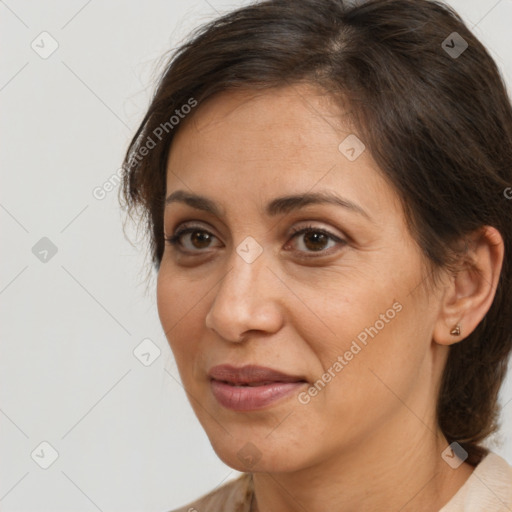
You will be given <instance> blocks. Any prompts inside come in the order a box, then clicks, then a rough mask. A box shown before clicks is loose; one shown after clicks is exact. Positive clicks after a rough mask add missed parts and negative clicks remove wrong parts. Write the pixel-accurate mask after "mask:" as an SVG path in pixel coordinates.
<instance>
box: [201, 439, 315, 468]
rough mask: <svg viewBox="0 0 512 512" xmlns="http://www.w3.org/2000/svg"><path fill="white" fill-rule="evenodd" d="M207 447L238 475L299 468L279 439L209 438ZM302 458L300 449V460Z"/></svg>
mask: <svg viewBox="0 0 512 512" xmlns="http://www.w3.org/2000/svg"><path fill="white" fill-rule="evenodd" d="M210 443H211V445H212V447H213V450H214V451H215V453H216V454H217V456H218V457H219V459H221V460H222V462H224V464H226V465H227V466H229V467H231V468H233V469H236V470H237V471H240V472H255V473H259V472H270V473H281V472H290V471H295V470H297V469H299V467H300V461H298V460H295V457H293V456H291V453H293V452H292V449H291V447H290V446H287V445H286V444H283V440H282V438H281V439H274V440H269V439H268V438H267V439H265V437H262V438H260V437H256V436H253V437H251V436H250V435H247V436H244V437H243V438H242V437H238V438H236V437H234V436H233V437H230V436H228V435H225V436H223V438H222V439H212V438H210ZM290 444H295V443H290ZM296 449H298V450H301V449H300V448H296ZM304 455H305V454H304V452H303V448H302V451H301V452H300V457H301V458H303V457H304Z"/></svg>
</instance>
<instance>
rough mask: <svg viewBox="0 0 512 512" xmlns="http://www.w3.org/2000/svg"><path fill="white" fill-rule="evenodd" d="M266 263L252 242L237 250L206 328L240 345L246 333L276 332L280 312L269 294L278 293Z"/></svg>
mask: <svg viewBox="0 0 512 512" xmlns="http://www.w3.org/2000/svg"><path fill="white" fill-rule="evenodd" d="M251 244H252V245H251ZM267 263H268V262H267V260H266V258H265V257H264V254H263V253H262V251H259V254H256V253H255V246H254V244H253V242H251V241H244V242H242V243H241V244H239V246H238V247H236V248H235V250H234V251H233V253H232V255H231V258H230V260H229V262H228V268H229V270H228V271H227V273H226V274H225V276H224V277H223V278H222V279H221V281H220V283H219V285H218V288H217V293H216V296H215V298H214V300H213V303H212V305H211V307H210V310H209V312H208V314H207V316H206V325H207V327H209V328H211V329H213V330H215V331H216V332H217V333H218V334H219V335H220V336H222V337H223V338H225V339H229V340H231V341H238V340H239V339H240V337H241V336H242V335H243V333H244V332H245V331H247V330H272V329H274V328H276V325H277V323H276V322H278V319H277V312H276V311H275V307H273V306H272V304H271V302H272V301H271V300H269V299H270V297H269V293H268V292H269V291H270V290H271V289H275V287H274V286H270V283H269V280H270V279H272V278H273V277H274V276H273V275H272V272H270V270H269V269H268V268H267ZM274 279H275V277H274ZM274 306H275V305H274Z"/></svg>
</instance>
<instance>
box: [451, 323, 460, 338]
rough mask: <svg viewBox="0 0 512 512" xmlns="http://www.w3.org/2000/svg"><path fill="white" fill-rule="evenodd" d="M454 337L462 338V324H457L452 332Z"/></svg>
mask: <svg viewBox="0 0 512 512" xmlns="http://www.w3.org/2000/svg"><path fill="white" fill-rule="evenodd" d="M450 334H451V335H452V336H460V324H457V325H456V326H455V327H454V328H453V329H452V330H451V331H450Z"/></svg>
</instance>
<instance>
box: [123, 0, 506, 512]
mask: <svg viewBox="0 0 512 512" xmlns="http://www.w3.org/2000/svg"><path fill="white" fill-rule="evenodd" d="M124 169H125V175H124V196H125V199H126V201H127V203H128V207H129V208H131V209H132V210H133V209H135V208H138V209H139V212H140V213H141V214H142V219H143V221H144V222H145V224H146V226H147V229H148V232H149V234H150V237H151V240H150V244H151V245H150V247H151V253H152V258H153V262H154V265H155V268H156V269H157V271H158V280H157V301H158V311H159V315H160V319H161V322H162V326H163V328H164V330H165V333H166V336H167V339H168V341H169V343H170V346H171V348H172V351H173V353H174V356H175V359H176V362H177V365H178V369H179V372H180V376H181V379H182V382H183V385H184V387H185V389H186V392H187V394H188V397H189V399H190V403H191V405H192V407H193V409H194V411H195V413H196V415H197V417H198V419H199V421H200V423H201V425H202V426H203V428H204V429H205V431H206V433H207V435H208V437H209V439H210V441H211V444H212V446H213V448H214V450H215V452H216V453H217V454H218V456H219V457H220V458H221V459H222V460H223V461H224V462H225V463H226V464H227V465H229V466H231V467H233V468H235V469H237V470H239V471H242V472H243V473H244V474H243V475H241V476H240V477H239V478H238V479H236V480H235V481H232V482H229V483H228V484H225V485H224V486H223V487H221V488H220V489H216V490H214V491H212V493H210V494H209V495H207V496H204V497H202V498H201V499H199V500H197V501H195V502H194V503H191V504H189V505H187V506H185V507H184V508H182V509H180V511H186V510H188V511H191V510H197V511H198V512H206V511H216V512H232V511H233V512H234V511H247V512H248V511H251V512H254V511H258V512H268V511H280V512H282V511H306V510H307V511H309V512H317V511H324V510H336V511H341V510H342V511H343V512H350V511H361V510H364V511H390V510H396V511H398V510H400V511H402V512H405V511H413V510H414V511H415V512H417V511H438V510H442V511H443V512H455V511H462V510H464V511H474V510H475V511H476V510H479V511H480V510H485V511H487V512H489V511H497V510H500V511H501V510H512V467H511V466H509V464H508V463H507V462H506V461H505V460H504V459H503V458H501V457H499V456H498V455H497V454H495V453H492V452H490V451H489V450H488V449H487V448H485V447H484V445H483V444H482V443H483V441H484V440H485V439H486V438H487V437H488V436H489V434H491V433H492V432H494V431H496V429H497V425H498V423H497V421H498V406H497V394H498V391H499V389H500V385H501V383H502V381H503V379H504V376H505V372H506V367H507V361H508V357H509V354H510V351H511V347H512V296H511V293H510V289H511V271H512V266H511V263H512V208H511V207H512V203H511V202H510V201H509V200H507V194H506V190H509V189H510V188H509V187H510V186H511V184H512V108H511V105H510V100H509V98H508V97H507V93H506V91H505V87H504V84H503V82H502V80H501V78H500V75H499V72H498V70H497V68H496V65H495V63H494V62H493V60H492V59H491V57H490V56H489V54H488V53H487V51H486V50H485V49H484V47H483V46H482V44H481V43H480V42H479V41H478V40H477V39H476V38H475V37H474V36H473V34H472V33H471V32H470V31H469V30H468V29H467V28H466V26H465V25H464V24H463V22H462V21H461V20H460V18H459V17H458V16H457V15H456V14H455V13H454V12H453V11H451V10H450V9H449V8H447V7H445V6H443V5H441V4H438V3H435V2H431V1H427V0H371V1H368V2H364V3H360V5H358V6H349V5H347V3H346V2H343V1H342V0H301V1H300V2H297V1H293V0H276V1H265V2H261V3H258V4H255V5H251V6H248V7H245V8H241V9H239V10H237V11H235V12H233V13H230V14H228V15H226V16H224V17H222V18H220V19H218V20H215V21H213V22H212V23H210V24H209V25H207V26H206V27H204V28H203V29H201V30H200V31H199V32H198V33H196V34H195V35H194V37H193V39H191V41H190V42H188V43H186V44H185V45H183V46H182V47H181V48H180V49H179V50H178V51H177V52H176V53H175V54H174V55H173V57H172V58H171V60H170V62H169V65H168V68H167V69H166V71H165V73H164V74H163V77H162V79H161V82H160V84H159V86H158V89H157V91H156V94H155V97H154V99H153V101H152V103H151V105H150V107H149V110H148V112H147V114H146V116H145V118H144V120H143V122H142V124H141V126H140V128H139V129H138V131H137V133H136V135H135V136H134V138H133V140H132V142H131V144H130V147H129V148H128V151H127V154H126V158H125V162H124Z"/></svg>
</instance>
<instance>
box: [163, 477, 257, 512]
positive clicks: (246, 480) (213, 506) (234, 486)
mask: <svg viewBox="0 0 512 512" xmlns="http://www.w3.org/2000/svg"><path fill="white" fill-rule="evenodd" d="M252 493H253V486H252V474H251V473H243V474H242V475H240V476H239V477H238V478H236V479H235V480H232V481H230V482H228V483H226V484H224V485H223V486H221V487H219V488H218V489H215V490H213V491H211V492H209V493H208V494H206V495H205V496H202V497H201V498H199V499H197V500H196V501H194V502H192V503H189V504H188V505H186V506H184V507H181V508H179V509H175V510H172V511H170V512H249V510H250V505H251V498H252Z"/></svg>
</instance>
